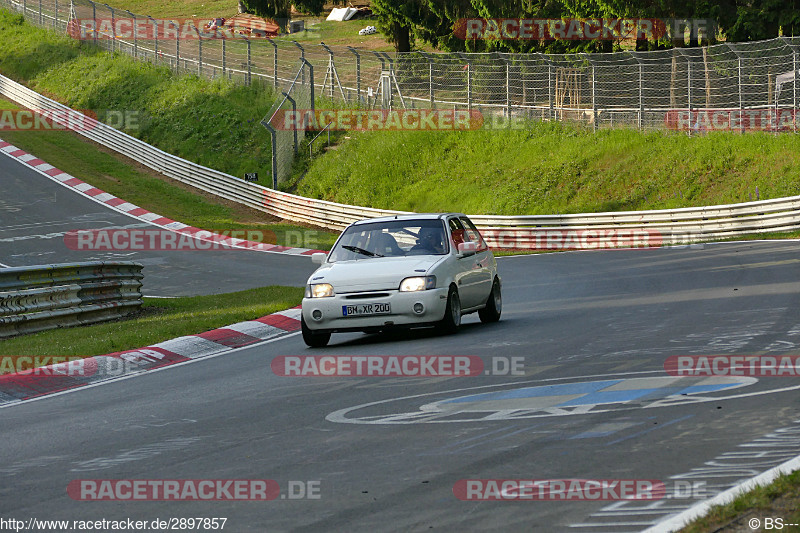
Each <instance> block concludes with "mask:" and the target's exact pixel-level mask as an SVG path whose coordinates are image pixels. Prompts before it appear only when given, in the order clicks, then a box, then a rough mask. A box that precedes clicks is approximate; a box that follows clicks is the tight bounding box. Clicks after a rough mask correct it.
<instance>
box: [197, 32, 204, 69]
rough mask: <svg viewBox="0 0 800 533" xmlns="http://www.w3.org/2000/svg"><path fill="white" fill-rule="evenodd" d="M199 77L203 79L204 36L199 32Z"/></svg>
mask: <svg viewBox="0 0 800 533" xmlns="http://www.w3.org/2000/svg"><path fill="white" fill-rule="evenodd" d="M197 52H198V53H197V76H198V77H201V78H202V77H203V36H202V35H200V31H199V30H198V32H197Z"/></svg>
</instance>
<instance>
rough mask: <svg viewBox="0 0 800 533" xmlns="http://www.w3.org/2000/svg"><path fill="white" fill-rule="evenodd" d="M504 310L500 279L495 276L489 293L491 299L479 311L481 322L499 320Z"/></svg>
mask: <svg viewBox="0 0 800 533" xmlns="http://www.w3.org/2000/svg"><path fill="white" fill-rule="evenodd" d="M502 310H503V297H502V296H501V295H500V280H498V279H497V278H494V283H492V292H490V293H489V300H487V302H486V307H484V308H483V309H481V310H480V311H478V316H479V317H480V318H481V322H497V321H498V320H500V313H501V311H502Z"/></svg>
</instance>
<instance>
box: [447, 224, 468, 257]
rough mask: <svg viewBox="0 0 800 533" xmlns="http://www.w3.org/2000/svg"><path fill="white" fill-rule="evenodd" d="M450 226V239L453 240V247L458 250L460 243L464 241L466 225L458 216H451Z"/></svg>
mask: <svg viewBox="0 0 800 533" xmlns="http://www.w3.org/2000/svg"><path fill="white" fill-rule="evenodd" d="M447 225H448V227H449V228H450V240H452V241H453V249H454V250H458V245H459V244H461V243H462V242H464V239H465V237H464V226H462V225H461V222H459V220H458V219H457V218H451V219H449V220H448V221H447Z"/></svg>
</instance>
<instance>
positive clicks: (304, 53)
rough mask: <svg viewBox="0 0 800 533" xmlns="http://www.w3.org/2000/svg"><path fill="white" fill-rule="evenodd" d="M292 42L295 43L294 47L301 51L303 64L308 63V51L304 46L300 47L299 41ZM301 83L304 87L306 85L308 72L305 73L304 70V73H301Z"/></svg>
mask: <svg viewBox="0 0 800 533" xmlns="http://www.w3.org/2000/svg"><path fill="white" fill-rule="evenodd" d="M292 42H293V43H294V45H295V46H296V47H297V48H299V49H300V61H301V62H302V63H308V61H306V49H305V48H303V47H302V46H300V43H298V42H297V41H292ZM308 64H309V65H310V63H308ZM300 83H302V84H303V85H305V84H306V71H305V69H303V70H302V72H301V76H300Z"/></svg>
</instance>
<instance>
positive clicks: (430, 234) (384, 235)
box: [328, 219, 450, 263]
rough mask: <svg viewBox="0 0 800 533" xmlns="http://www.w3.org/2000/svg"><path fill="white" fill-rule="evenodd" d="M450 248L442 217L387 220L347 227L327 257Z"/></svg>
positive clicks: (346, 258)
mask: <svg viewBox="0 0 800 533" xmlns="http://www.w3.org/2000/svg"><path fill="white" fill-rule="evenodd" d="M449 251H450V249H449V246H448V240H447V239H446V238H445V232H444V226H443V225H442V222H441V221H440V220H438V219H431V220H387V221H385V222H370V223H367V224H357V225H355V226H350V227H349V228H347V229H346V230H345V232H344V233H343V234H342V236H341V238H340V239H339V241H338V242H337V243H336V246H335V247H334V248H333V250H331V253H330V255H329V257H328V261H329V262H332V263H333V262H336V261H355V260H360V259H372V258H376V257H398V256H406V255H444V254H447V253H449Z"/></svg>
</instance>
